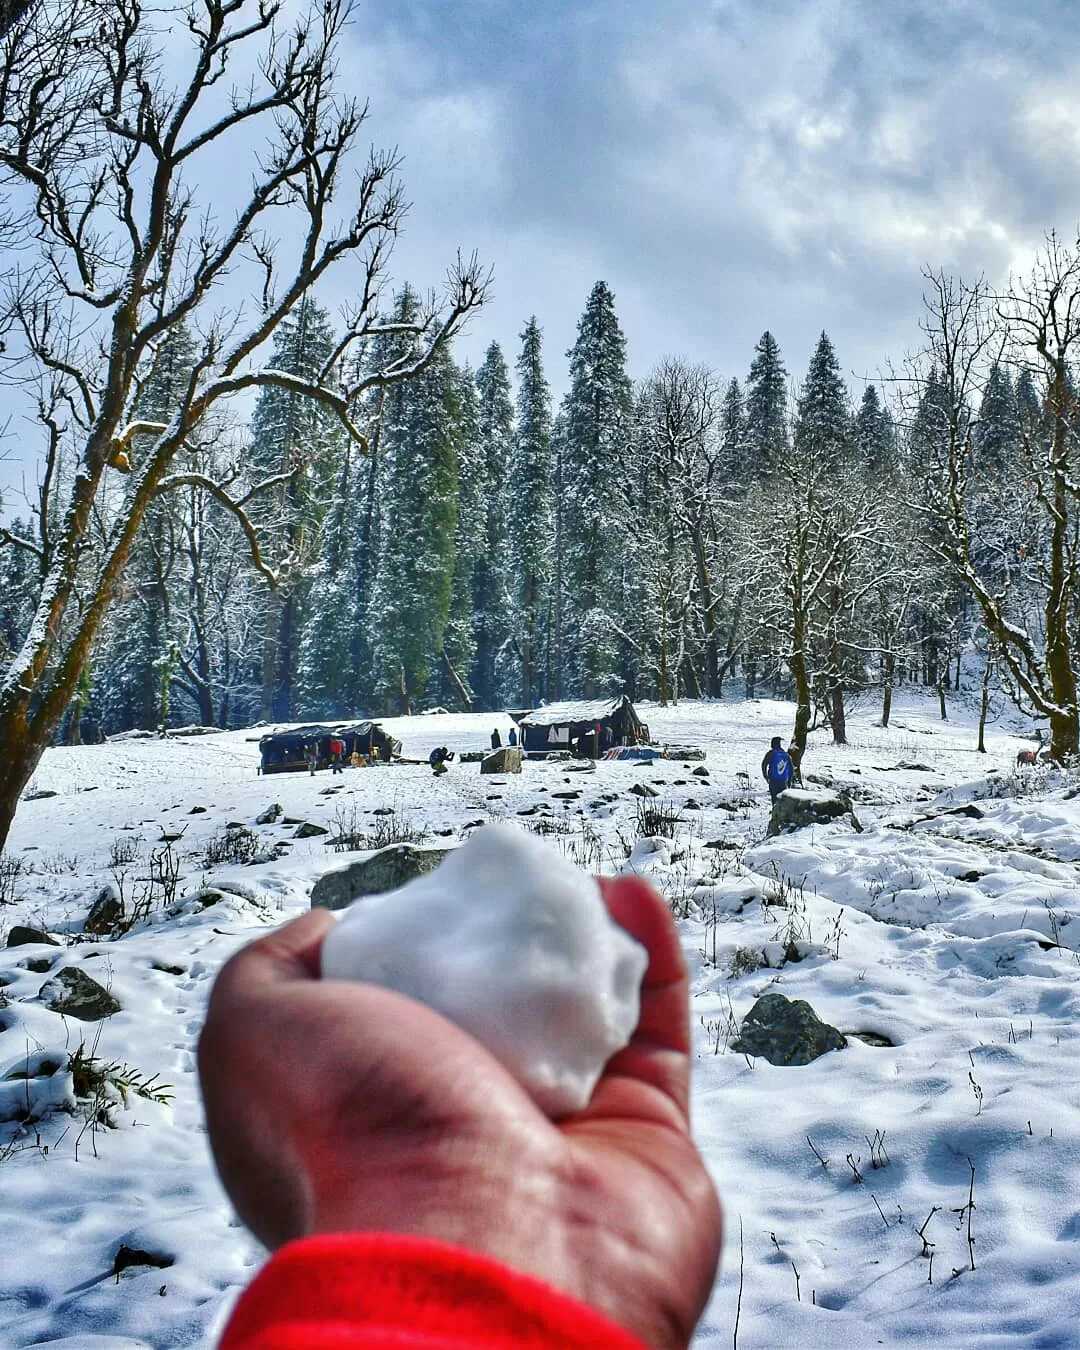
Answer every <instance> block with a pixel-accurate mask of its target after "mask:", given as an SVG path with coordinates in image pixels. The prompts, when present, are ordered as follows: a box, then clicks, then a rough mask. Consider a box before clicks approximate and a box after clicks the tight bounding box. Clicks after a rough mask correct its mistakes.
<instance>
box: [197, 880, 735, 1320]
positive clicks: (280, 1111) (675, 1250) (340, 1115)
mask: <svg viewBox="0 0 1080 1350" xmlns="http://www.w3.org/2000/svg"><path fill="white" fill-rule="evenodd" d="M604 885H605V892H606V898H607V902H608V905H609V907H610V908H611V910H612V912H613V914H614V915H615V917H616V919H617V920H618V921H619V922H620V923H622V924H623V926H624V927H625V928H627V929H628V930H629V931H630V932H632V933H633V934H634V935H635V936H636V937H638V938H639V940H641V941H642V942H643V943H644V944H645V945H646V946H647V947H648V949H649V952H650V965H649V969H648V972H647V973H646V977H645V981H644V985H643V990H642V1008H641V1017H640V1020H639V1024H638V1028H637V1031H636V1032H635V1035H634V1038H633V1040H632V1042H631V1044H630V1045H629V1046H627V1048H626V1049H625V1050H623V1051H622V1052H621V1053H620V1054H618V1055H617V1056H615V1058H614V1059H613V1060H612V1061H611V1062H610V1063H609V1064H608V1066H607V1069H606V1070H605V1073H604V1076H603V1078H602V1079H601V1082H600V1083H599V1085H598V1086H597V1089H596V1091H595V1093H594V1094H593V1099H592V1101H591V1102H590V1104H589V1106H588V1108H587V1109H586V1110H585V1111H583V1112H581V1113H578V1114H576V1115H573V1116H570V1117H567V1118H565V1119H563V1120H562V1121H559V1122H554V1123H553V1122H552V1121H550V1120H548V1119H547V1117H545V1116H544V1115H543V1114H542V1113H541V1112H540V1111H539V1110H538V1109H537V1108H536V1106H535V1105H534V1104H533V1102H532V1101H531V1099H530V1098H529V1097H528V1096H527V1095H526V1094H525V1093H524V1091H523V1090H522V1089H521V1087H520V1086H519V1085H518V1083H517V1082H516V1081H515V1080H514V1079H513V1078H512V1077H511V1076H510V1075H509V1074H508V1073H507V1072H506V1071H505V1070H504V1069H503V1068H502V1066H501V1065H500V1064H498V1063H497V1062H496V1061H495V1060H494V1059H493V1058H492V1057H491V1056H490V1055H489V1054H488V1052H487V1051H486V1050H485V1049H484V1048H483V1047H482V1046H481V1045H480V1044H479V1043H478V1042H477V1041H475V1040H474V1039H473V1038H472V1037H470V1036H468V1035H467V1034H466V1033H464V1032H463V1031H461V1030H460V1029H459V1028H457V1027H456V1026H454V1025H452V1024H451V1023H450V1022H448V1021H446V1020H445V1019H444V1018H442V1017H441V1016H439V1015H438V1014H437V1013H434V1012H432V1011H431V1010H430V1009H428V1008H425V1007H423V1006H422V1005H421V1004H418V1003H415V1002H413V1001H412V1000H409V999H406V998H403V997H401V996H400V995H397V994H394V993H392V992H389V991H387V990H383V989H378V988H376V987H374V986H371V985H360V984H355V985H354V984H346V983H343V982H334V981H320V980H318V979H316V978H313V976H315V975H317V961H318V949H319V946H320V944H321V940H322V936H323V934H324V932H325V931H326V929H327V927H328V926H329V925H330V923H332V922H333V921H332V919H331V918H330V917H329V916H328V915H325V914H312V915H310V916H306V917H305V918H304V919H301V920H298V921H297V922H296V923H294V924H290V925H288V926H287V927H286V928H284V929H282V930H281V931H280V932H278V933H276V934H274V935H272V936H271V937H269V938H267V939H265V940H263V941H262V942H260V943H257V944H255V945H254V946H253V947H251V948H248V949H246V950H245V951H244V952H243V953H241V954H240V956H239V957H237V958H235V959H234V961H233V962H232V963H230V965H229V966H228V967H227V968H226V970H225V971H224V972H223V974H222V976H221V978H220V980H219V986H218V988H217V989H216V990H215V994H214V998H213V1000H212V1003H211V1009H210V1013H209V1016H208V1020H207V1029H206V1032H205V1033H204V1037H203V1041H202V1043H201V1045H200V1067H201V1071H202V1074H203V1080H204V1093H205V1096H206V1106H207V1118H208V1122H209V1126H210V1131H211V1137H212V1139H213V1142H214V1149H215V1154H216V1156H217V1159H218V1166H219V1170H220V1171H221V1174H222V1178H223V1180H224V1182H225V1185H226V1187H227V1189H228V1190H229V1192H230V1195H231V1196H232V1198H233V1200H234V1202H235V1204H236V1206H237V1209H238V1210H239V1212H240V1214H241V1216H242V1217H243V1218H244V1219H245V1221H246V1222H247V1223H248V1224H249V1226H250V1227H251V1228H252V1229H253V1231H254V1232H255V1233H256V1234H257V1235H258V1236H259V1237H261V1238H262V1239H263V1241H265V1242H266V1243H267V1244H268V1245H270V1246H276V1245H278V1244H280V1243H281V1242H284V1241H287V1240H288V1239H290V1238H294V1237H299V1236H303V1235H307V1234H310V1233H314V1232H332V1231H347V1230H358V1229H364V1230H369V1231H382V1232H387V1231H397V1232H409V1233H416V1234H420V1235H424V1236H428V1237H432V1238H438V1239H441V1240H443V1241H447V1242H452V1243H457V1244H459V1245H462V1246H465V1247H469V1248H471V1249H473V1250H477V1251H482V1252H486V1253H487V1254H489V1255H491V1256H494V1257H496V1258H497V1259H499V1260H501V1261H503V1262H505V1263H506V1264H508V1265H510V1266H513V1267H515V1268H516V1269H519V1270H523V1271H526V1272H528V1273H530V1274H533V1275H535V1276H537V1277H539V1278H541V1279H544V1280H547V1281H548V1282H549V1283H551V1284H554V1285H556V1286H557V1287H559V1288H561V1289H563V1290H565V1291H566V1292H568V1293H570V1294H572V1295H575V1296H576V1297H578V1298H580V1299H582V1300H583V1301H585V1302H587V1303H589V1304H591V1305H592V1306H593V1307H595V1308H597V1309H599V1310H600V1311H601V1312H604V1313H606V1314H607V1315H608V1316H610V1317H612V1318H613V1319H614V1320H615V1321H617V1322H619V1323H621V1324H622V1325H623V1326H626V1327H627V1328H628V1329H629V1330H631V1331H633V1332H635V1333H636V1334H637V1335H638V1336H640V1337H641V1338H642V1339H643V1340H645V1342H646V1343H647V1344H649V1345H652V1346H658V1347H675V1346H685V1345H686V1344H687V1342H688V1341H689V1338H690V1334H691V1332H692V1330H693V1326H694V1324H695V1322H696V1320H697V1318H698V1316H699V1315H700V1312H701V1309H702V1307H703V1306H704V1302H705V1300H706V1298H707V1296H708V1292H709V1289H710V1287H711V1284H712V1280H713V1277H714V1275H715V1269H716V1261H717V1255H718V1251H719V1241H720V1215H719V1207H718V1204H717V1201H716V1196H715V1192H714V1190H713V1187H712V1184H711V1182H710V1180H709V1178H708V1175H707V1173H706V1172H705V1169H704V1166H703V1165H702V1162H701V1159H700V1156H699V1154H698V1152H697V1150H696V1148H695V1147H694V1145H693V1142H692V1141H691V1139H690V1137H689V1133H688V1127H687V1100H688V1055H687V1052H688V1040H689V1028H688V1020H687V1001H686V974H685V967H684V965H683V962H682V957H681V953H680V952H679V948H678V941H677V937H676V935H675V933H674V928H673V925H672V923H671V920H670V916H669V915H668V913H667V910H666V906H664V904H663V902H662V901H661V900H659V898H658V897H656V896H655V894H654V893H653V892H652V891H651V890H650V889H649V888H648V887H646V886H645V885H644V884H643V883H641V882H637V881H634V880H622V881H619V882H606V883H604Z"/></svg>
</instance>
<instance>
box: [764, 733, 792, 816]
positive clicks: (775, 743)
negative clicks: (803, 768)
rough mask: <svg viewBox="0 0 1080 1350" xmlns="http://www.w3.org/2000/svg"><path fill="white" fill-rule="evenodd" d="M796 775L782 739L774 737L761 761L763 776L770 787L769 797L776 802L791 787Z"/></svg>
mask: <svg viewBox="0 0 1080 1350" xmlns="http://www.w3.org/2000/svg"><path fill="white" fill-rule="evenodd" d="M794 775H795V766H794V764H792V762H791V756H790V755H789V754H788V752H787V751H786V750H785V749H784V742H783V740H782V738H781V737H779V736H774V737H773V738H772V741H771V742H770V744H769V749H768V751H767V752H766V755H765V758H764V759H763V760H762V761H761V776H762V778H764V779H765V781H766V782H767V783H768V785H769V796H770V797H771V798H772V800H773V801H776V799H777V797H779V796H780V794H781V792H783V791H784V789H785V788H788V787H790V786H791V780H792V778H793V777H794Z"/></svg>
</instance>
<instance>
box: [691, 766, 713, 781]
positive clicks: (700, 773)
mask: <svg viewBox="0 0 1080 1350" xmlns="http://www.w3.org/2000/svg"><path fill="white" fill-rule="evenodd" d="M690 772H691V773H692V774H693V775H694V777H695V778H708V776H709V771H708V769H707V768H706V767H705V765H704V764H699V765H698V766H697V768H696V769H691V770H690Z"/></svg>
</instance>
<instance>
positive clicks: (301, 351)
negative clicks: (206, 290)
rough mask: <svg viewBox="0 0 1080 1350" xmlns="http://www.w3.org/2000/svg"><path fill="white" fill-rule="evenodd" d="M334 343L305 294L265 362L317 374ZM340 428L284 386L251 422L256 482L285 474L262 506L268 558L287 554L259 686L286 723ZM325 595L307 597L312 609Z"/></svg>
mask: <svg viewBox="0 0 1080 1350" xmlns="http://www.w3.org/2000/svg"><path fill="white" fill-rule="evenodd" d="M334 348H335V337H334V331H333V328H332V327H331V324H330V320H329V316H328V315H327V313H326V311H325V310H324V309H323V308H322V307H321V306H320V305H319V304H318V303H317V302H316V301H315V300H313V299H312V298H311V297H310V296H305V297H304V298H303V299H302V300H301V301H300V303H299V304H298V305H297V307H296V309H295V311H294V312H293V313H292V314H291V315H290V316H289V317H288V318H287V319H285V320H284V321H283V322H282V323H281V324H280V326H279V327H278V329H277V331H276V333H275V334H274V347H273V353H272V356H271V359H270V365H271V366H272V368H274V369H276V370H281V371H284V372H286V373H287V374H289V375H300V376H305V377H311V376H313V375H315V374H317V373H318V372H320V371H322V370H323V369H324V367H325V366H326V364H327V362H328V361H329V360H330V359H331V357H332V354H333V352H334ZM344 439H345V438H344V432H343V430H342V427H341V421H340V418H338V417H337V415H336V414H335V413H334V412H333V411H331V410H330V409H329V408H328V407H326V406H325V405H324V404H322V403H320V402H318V401H317V400H315V399H311V398H305V397H303V396H302V395H299V394H295V393H293V392H292V391H291V390H289V389H285V388H282V387H281V386H277V385H269V386H266V387H264V388H263V389H262V390H260V393H259V397H258V400H257V401H256V404H255V411H254V413H253V415H252V419H251V447H250V450H249V453H248V463H249V466H250V472H251V475H252V478H253V481H254V482H256V483H257V482H259V481H262V480H264V479H266V478H269V477H271V476H272V475H277V474H285V475H288V477H287V478H286V479H285V480H284V481H283V482H282V484H281V486H280V487H279V488H277V489H276V490H275V491H274V492H272V493H267V494H266V500H265V502H264V503H263V504H262V518H261V519H262V524H263V525H264V528H265V529H266V531H267V533H268V536H269V537H271V538H272V539H273V541H274V542H273V543H272V544H270V545H268V546H267V549H266V552H267V555H268V557H269V558H270V559H271V560H272V561H273V562H274V563H276V564H279V565H280V563H281V561H282V560H283V559H285V558H288V559H289V560H290V561H289V567H288V569H287V576H286V579H285V580H284V582H283V583H282V584H281V585H280V586H279V587H278V589H277V590H276V591H275V592H273V593H272V594H270V595H268V596H267V597H266V606H265V616H264V629H263V634H264V637H263V658H262V689H263V696H262V702H263V716H264V717H266V718H268V719H271V718H272V719H274V720H276V721H282V720H287V719H288V718H290V717H291V716H292V715H293V712H294V707H293V703H294V693H295V691H294V688H293V685H294V680H295V676H296V663H297V657H298V654H299V645H300V633H301V630H302V624H303V607H304V604H305V602H306V601H307V599H308V595H309V576H308V572H309V569H310V568H311V566H312V565H313V564H314V562H315V560H316V559H317V558H318V556H319V546H320V527H321V525H322V521H323V517H324V516H325V514H326V510H327V507H328V505H329V503H330V500H331V498H332V495H333V487H334V483H335V481H336V479H337V477H338V474H339V472H340V466H341V456H342V453H343V447H344ZM321 599H322V597H320V595H319V594H318V593H316V592H312V593H311V594H310V600H311V603H312V604H313V605H314V606H315V607H316V608H317V607H318V606H319V604H320V603H321Z"/></svg>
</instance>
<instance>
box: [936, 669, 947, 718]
mask: <svg viewBox="0 0 1080 1350" xmlns="http://www.w3.org/2000/svg"><path fill="white" fill-rule="evenodd" d="M945 670H946V672H947V671H948V666H946V667H945ZM948 679H949V677H948V674H947V673H943V674H942V677H941V679H939V680H938V686H937V696H938V710H939V712H940V713H941V720H942V721H943V722H947V721H948V720H949V710H948V708H946V706H945V685H946V684H947V683H948Z"/></svg>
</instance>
